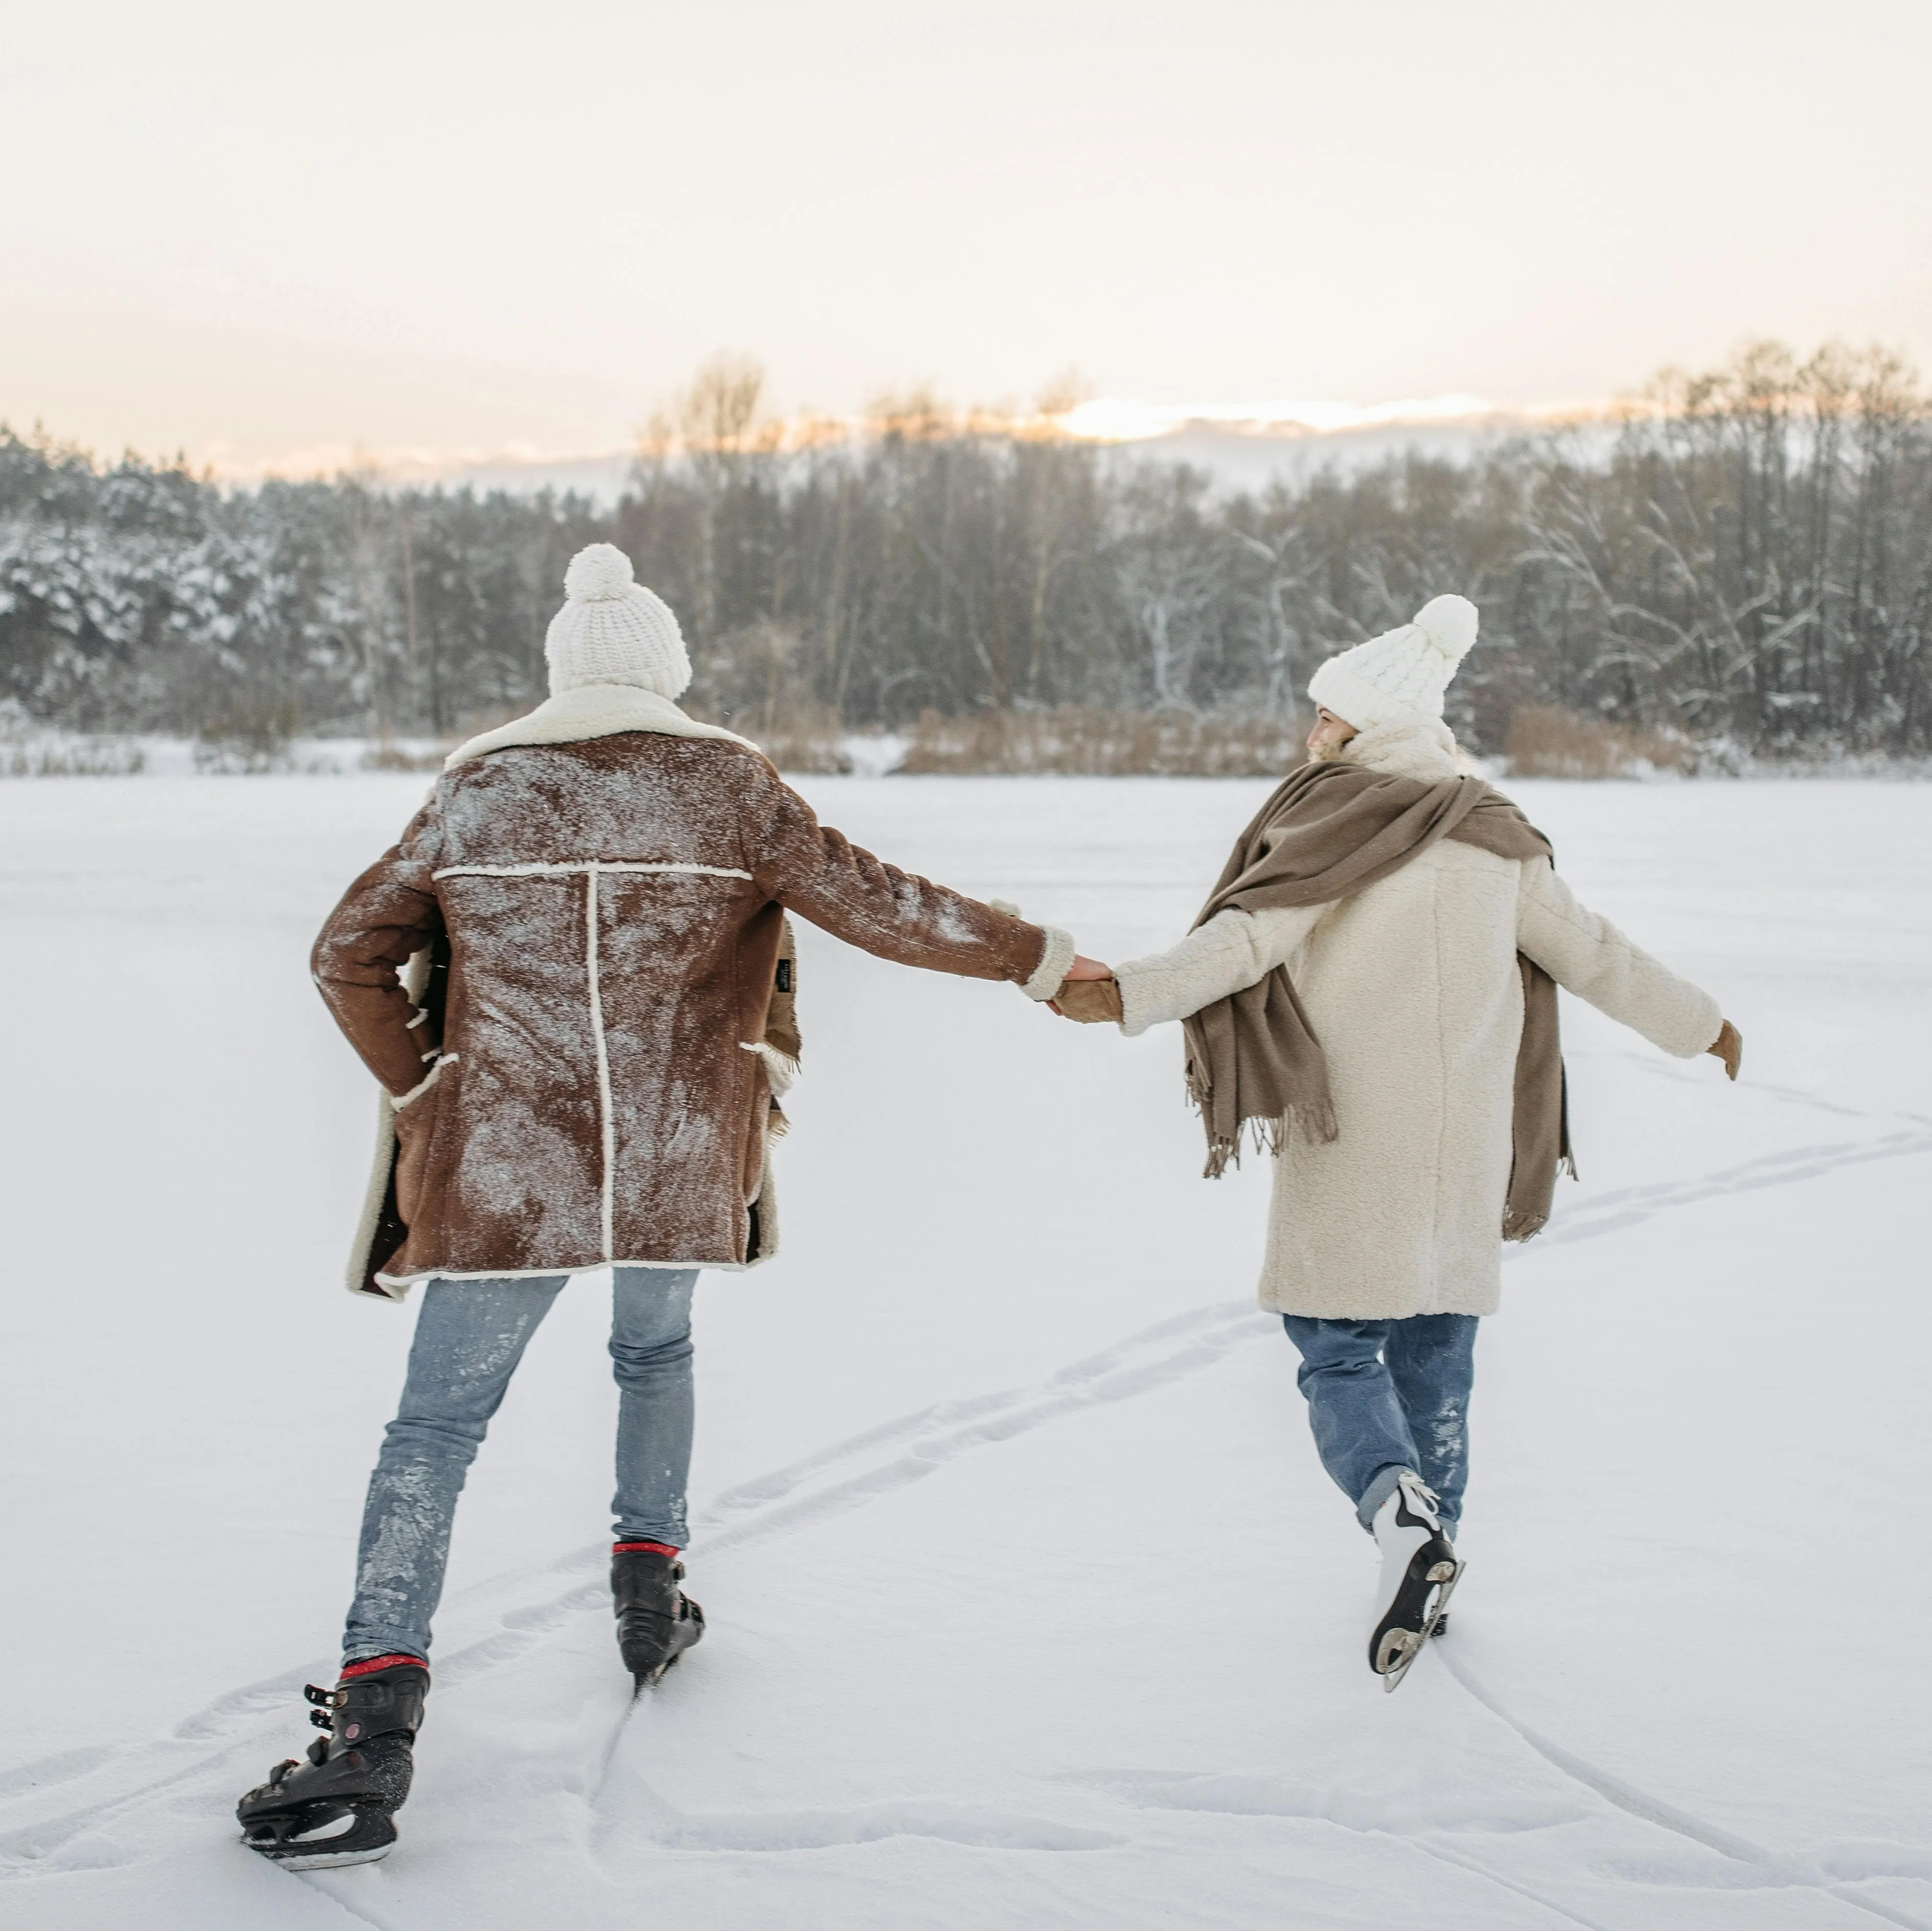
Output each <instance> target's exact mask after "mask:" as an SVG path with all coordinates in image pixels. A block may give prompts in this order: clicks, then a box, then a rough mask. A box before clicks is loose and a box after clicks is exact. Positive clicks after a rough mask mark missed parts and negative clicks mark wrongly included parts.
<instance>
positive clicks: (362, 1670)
mask: <svg viewBox="0 0 1932 1931" xmlns="http://www.w3.org/2000/svg"><path fill="white" fill-rule="evenodd" d="M398 1663H409V1664H411V1665H413V1666H414V1667H415V1668H416V1669H428V1667H429V1665H428V1663H425V1662H424V1661H423V1660H422V1657H419V1656H401V1655H397V1656H372V1657H370V1658H369V1660H368V1662H366V1663H344V1665H343V1666H342V1674H341V1676H340V1677H339V1678H337V1681H338V1682H341V1683H347V1681H349V1679H350V1678H351V1677H352V1676H367V1675H368V1674H369V1672H371V1670H374V1669H395V1667H396V1666H397V1665H398Z"/></svg>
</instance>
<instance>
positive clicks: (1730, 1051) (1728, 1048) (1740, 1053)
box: [1704, 1019, 1745, 1079]
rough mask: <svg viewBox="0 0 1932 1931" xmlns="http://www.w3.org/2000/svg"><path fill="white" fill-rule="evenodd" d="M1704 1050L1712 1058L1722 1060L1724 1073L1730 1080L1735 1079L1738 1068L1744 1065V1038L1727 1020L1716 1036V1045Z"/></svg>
mask: <svg viewBox="0 0 1932 1931" xmlns="http://www.w3.org/2000/svg"><path fill="white" fill-rule="evenodd" d="M1704 1050H1705V1051H1706V1052H1707V1053H1709V1054H1712V1056H1713V1057H1715V1058H1717V1059H1720V1060H1723V1061H1724V1070H1725V1072H1727V1073H1728V1074H1730V1076H1731V1078H1733V1079H1736V1078H1737V1076H1738V1068H1739V1066H1742V1064H1743V1063H1744V1057H1745V1036H1744V1035H1743V1034H1742V1033H1740V1032H1739V1030H1738V1029H1737V1028H1736V1027H1735V1026H1733V1024H1731V1022H1730V1021H1729V1020H1728V1019H1727V1020H1726V1021H1724V1030H1723V1031H1722V1032H1721V1033H1719V1034H1718V1037H1717V1042H1716V1043H1715V1045H1709V1046H1706V1048H1704Z"/></svg>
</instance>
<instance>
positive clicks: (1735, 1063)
mask: <svg viewBox="0 0 1932 1931" xmlns="http://www.w3.org/2000/svg"><path fill="white" fill-rule="evenodd" d="M1704 1050H1705V1051H1706V1052H1707V1053H1709V1054H1712V1055H1713V1056H1714V1057H1716V1058H1718V1059H1721V1060H1723V1061H1724V1070H1725V1072H1727V1073H1729V1074H1730V1076H1731V1078H1733V1079H1736V1078H1737V1076H1738V1069H1739V1066H1742V1065H1743V1064H1744V1058H1745V1036H1744V1035H1743V1034H1742V1033H1740V1032H1739V1030H1738V1029H1737V1028H1736V1027H1735V1026H1733V1024H1731V1022H1730V1021H1729V1020H1728V1019H1727V1020H1726V1021H1724V1030H1723V1031H1722V1032H1721V1033H1719V1034H1718V1037H1717V1042H1716V1043H1715V1045H1709V1046H1706V1048H1704Z"/></svg>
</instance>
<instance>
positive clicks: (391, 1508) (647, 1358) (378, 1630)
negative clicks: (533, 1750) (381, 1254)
mask: <svg viewBox="0 0 1932 1931" xmlns="http://www.w3.org/2000/svg"><path fill="white" fill-rule="evenodd" d="M614 1275H615V1283H616V1285H615V1290H614V1294H613V1307H612V1312H611V1321H610V1359H611V1361H612V1363H613V1366H614V1367H615V1369H616V1377H617V1386H618V1387H619V1390H621V1393H620V1394H619V1400H618V1408H617V1494H616V1500H615V1501H614V1502H613V1504H612V1505H611V1506H612V1507H613V1509H614V1510H615V1511H616V1531H617V1540H619V1542H661V1543H667V1544H668V1545H669V1546H670V1547H672V1548H673V1549H682V1547H683V1546H684V1545H685V1542H686V1541H687V1540H688V1531H687V1529H686V1527H685V1513H684V1486H685V1477H686V1475H687V1474H688V1471H689V1469H690V1466H691V1414H692V1410H691V1288H692V1287H693V1286H694V1285H695V1284H696V1282H697V1270H695V1269H694V1268H693V1269H688V1270H682V1271H676V1272H673V1271H671V1270H666V1269H663V1268H658V1267H619V1268H617V1269H616V1270H614ZM566 1278H567V1277H566V1276H564V1275H562V1274H547V1275H544V1276H541V1277H540V1278H538V1279H519V1280H511V1279H502V1280H487V1281H446V1280H441V1279H438V1280H433V1281H431V1282H430V1283H429V1284H428V1287H427V1288H425V1290H424V1292H423V1302H422V1312H421V1313H420V1314H419V1315H418V1316H417V1317H416V1339H415V1342H413V1345H411V1347H410V1369H409V1376H408V1378H407V1381H405V1382H404V1384H403V1399H402V1402H401V1405H400V1406H399V1407H398V1410H397V1411H396V1418H395V1420H394V1421H392V1423H390V1424H389V1429H388V1432H386V1435H384V1437H383V1449H382V1453H381V1454H380V1455H379V1456H377V1460H376V1472H375V1473H374V1474H373V1475H371V1477H370V1478H369V1498H368V1501H367V1503H366V1504H365V1505H364V1507H363V1513H362V1547H361V1549H360V1551H359V1554H358V1556H357V1559H356V1600H354V1602H353V1603H351V1604H350V1609H349V1622H348V1627H347V1628H346V1629H345V1630H344V1632H343V1636H342V1660H343V1661H344V1663H356V1662H359V1661H361V1660H364V1659H365V1658H367V1657H376V1656H386V1655H388V1654H389V1653H390V1652H391V1651H407V1653H408V1654H410V1655H412V1656H421V1657H427V1656H428V1654H429V1626H430V1618H431V1617H432V1616H433V1615H435V1613H436V1606H437V1602H438V1600H440V1597H442V1594H443V1570H444V1569H445V1567H446V1566H447V1565H448V1563H449V1532H450V1528H451V1526H452V1523H453V1522H454V1521H455V1516H456V1498H457V1497H458V1495H461V1494H462V1492H463V1478H464V1477H466V1475H467V1474H469V1465H470V1463H471V1462H473V1461H475V1459H476V1451H477V1450H478V1447H481V1444H482V1441H483V1437H484V1432H486V1431H487V1429H488V1428H489V1426H490V1417H491V1416H492V1415H493V1414H495V1413H496V1411H497V1409H498V1408H499V1407H500V1406H501V1405H502V1399H503V1393H504V1390H505V1389H506V1388H508V1387H509V1385H510V1377H511V1375H513V1374H514V1373H515V1372H516V1367H517V1363H518V1362H519V1361H520V1360H522V1359H523V1349H524V1348H525V1347H526V1345H528V1344H529V1338H530V1336H532V1334H534V1333H535V1332H536V1330H537V1325H538V1323H539V1322H540V1321H541V1320H542V1319H543V1318H544V1315H547V1313H549V1312H550V1305H551V1303H553V1301H555V1300H556V1297H557V1295H558V1294H559V1292H560V1291H562V1287H563V1284H564V1282H565V1279H566Z"/></svg>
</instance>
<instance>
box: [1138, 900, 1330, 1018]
mask: <svg viewBox="0 0 1932 1931" xmlns="http://www.w3.org/2000/svg"><path fill="white" fill-rule="evenodd" d="M1327 910H1328V907H1327V906H1326V905H1295V906H1288V907H1281V908H1279V909H1277V910H1273V911H1261V912H1236V911H1228V912H1217V913H1216V914H1215V915H1214V917H1213V918H1211V919H1209V920H1208V922H1207V924H1206V925H1197V926H1196V928H1195V929H1194V930H1193V931H1191V932H1190V933H1189V934H1188V935H1187V937H1186V938H1184V939H1183V940H1181V943H1180V944H1179V945H1178V946H1174V947H1173V948H1172V949H1171V950H1169V951H1167V952H1156V953H1154V954H1153V955H1151V957H1149V958H1144V959H1132V960H1130V961H1128V963H1127V964H1125V965H1121V966H1116V967H1115V968H1114V976H1115V979H1118V980H1119V982H1120V985H1121V1031H1122V1032H1123V1033H1126V1034H1127V1036H1128V1037H1129V1038H1130V1039H1131V1038H1133V1036H1135V1035H1136V1033H1145V1031H1146V1030H1148V1027H1150V1026H1157V1025H1159V1024H1160V1023H1161V1021H1163V1020H1166V1019H1185V1018H1187V1017H1188V1016H1189V1015H1190V1014H1192V1013H1196V1012H1199V1011H1200V1010H1201V1009H1202V1007H1203V1006H1212V1005H1213V1004H1214V1002H1215V1000H1217V999H1226V997H1228V996H1229V994H1230V993H1235V992H1243V991H1246V990H1247V988H1249V987H1250V986H1251V985H1259V984H1260V982H1262V980H1263V979H1265V978H1267V976H1268V974H1269V973H1271V972H1273V971H1274V969H1275V967H1277V966H1278V965H1282V964H1286V962H1287V961H1288V960H1289V958H1292V956H1293V955H1294V953H1295V948H1296V947H1297V946H1299V945H1300V944H1301V942H1302V940H1304V939H1305V938H1307V936H1308V935H1309V934H1310V932H1312V931H1313V930H1314V929H1315V925H1316V921H1317V920H1318V919H1319V918H1320V917H1321V916H1322V913H1325V911H1327Z"/></svg>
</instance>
